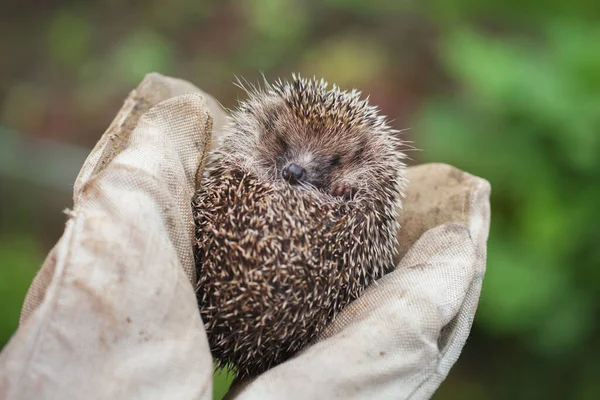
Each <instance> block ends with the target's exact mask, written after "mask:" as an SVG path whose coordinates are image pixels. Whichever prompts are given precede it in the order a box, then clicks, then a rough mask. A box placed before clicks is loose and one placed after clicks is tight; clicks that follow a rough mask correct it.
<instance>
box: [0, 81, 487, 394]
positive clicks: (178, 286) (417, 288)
mask: <svg viewBox="0 0 600 400" xmlns="http://www.w3.org/2000/svg"><path fill="white" fill-rule="evenodd" d="M225 121H226V115H225V114H224V112H223V111H222V110H221V109H220V107H219V106H218V104H217V103H216V101H215V100H214V99H213V98H212V97H210V96H208V95H206V94H204V93H202V92H201V91H200V90H199V89H197V88H196V87H194V86H193V85H191V84H189V83H187V82H184V81H181V80H177V79H173V78H168V77H164V76H161V75H158V74H150V75H148V76H147V77H146V79H144V81H143V82H142V83H141V84H140V86H139V87H138V88H137V89H136V90H134V91H133V92H132V93H131V95H130V96H129V98H128V99H127V101H126V102H125V104H124V106H123V108H122V109H121V111H120V112H119V114H118V115H117V117H116V118H115V120H114V121H113V123H112V124H111V126H110V127H109V129H108V130H107V131H106V132H105V134H104V135H103V136H102V138H101V139H100V141H99V142H98V144H97V145H96V147H95V148H94V150H93V151H92V152H91V153H90V155H89V157H88V159H87V160H86V162H85V163H84V165H83V167H82V169H81V172H80V173H79V176H78V177H77V180H76V182H75V187H74V207H73V209H72V210H71V211H70V212H69V213H68V214H69V220H68V222H67V224H66V228H65V232H64V234H63V236H62V237H61V239H60V240H59V241H58V243H57V244H56V245H55V247H54V248H53V249H52V251H51V252H50V254H49V255H48V257H47V258H46V260H45V262H44V264H43V266H42V268H41V269H40V271H39V273H38V275H37V276H36V278H35V279H34V281H33V282H32V285H31V287H30V289H29V292H28V294H27V297H26V299H25V303H24V305H23V309H22V315H21V321H20V326H19V329H18V330H17V332H16V333H15V335H14V336H13V338H12V339H11V341H10V342H9V343H8V344H7V346H6V347H5V348H4V349H3V351H2V353H1V354H0V398H3V399H33V398H35V399H59V398H60V399H65V400H70V399H82V398H86V399H210V398H212V373H213V360H212V358H211V354H210V349H209V347H208V341H207V338H206V333H205V331H204V328H203V324H202V321H201V319H200V314H199V312H198V305H197V302H196V298H195V294H194V289H193V283H195V282H196V280H197V277H196V272H195V268H194V256H193V243H194V221H193V218H192V210H191V200H192V197H193V196H194V193H195V192H196V190H197V188H198V187H199V185H201V184H202V183H201V176H202V170H203V167H204V161H205V158H206V153H207V152H208V151H209V149H210V148H211V132H212V134H213V136H218V135H219V133H220V131H221V129H222V127H223V124H224V123H225ZM213 143H214V140H213ZM406 176H407V178H408V179H409V186H408V189H407V193H406V198H405V199H404V202H403V209H402V210H400V223H401V225H402V229H401V231H400V237H399V240H400V249H399V254H400V256H399V257H398V260H399V261H398V266H397V268H396V270H395V271H393V272H392V273H390V274H388V275H386V276H385V277H383V278H382V279H380V280H379V281H378V282H376V283H375V284H373V285H371V286H370V287H369V288H368V289H367V290H366V291H365V292H364V294H363V295H362V296H361V297H360V298H359V299H357V300H356V301H354V302H352V303H351V304H350V305H348V306H347V307H346V308H345V309H344V310H343V311H342V312H341V313H340V314H339V316H338V317H337V318H336V319H335V321H333V322H332V323H331V324H330V325H329V326H328V328H327V329H326V330H325V331H324V332H323V333H322V334H321V336H320V337H318V338H317V340H316V341H315V343H314V344H312V345H311V346H309V347H307V348H306V349H305V350H303V351H301V352H300V353H298V354H297V355H296V356H295V357H293V358H292V359H290V360H288V361H287V362H285V363H283V364H280V365H279V366H276V367H274V368H273V369H271V370H269V371H267V372H265V373H264V374H262V375H261V376H259V377H257V378H254V379H252V380H248V381H244V382H240V383H239V384H237V385H235V387H234V388H232V390H230V392H229V394H228V398H230V399H282V398H285V399H331V398H343V399H426V398H429V397H431V395H432V394H433V393H434V391H435V390H436V389H437V388H438V386H439V384H440V383H441V382H442V381H443V380H444V379H445V377H446V376H447V374H448V372H449V370H450V368H451V367H452V365H453V364H454V362H455V361H456V360H457V358H458V356H459V354H460V352H461V350H462V347H463V345H464V343H465V340H466V338H467V336H468V334H469V331H470V328H471V324H472V322H473V317H474V315H475V311H476V308H477V304H478V300H479V293H480V290H481V285H482V279H483V276H484V272H485V260H486V241H487V236H488V231H489V219H490V209H489V194H490V186H489V184H488V183H487V182H486V181H485V180H483V179H480V178H477V177H474V176H472V175H469V174H467V173H464V172H461V171H459V170H457V169H455V168H453V167H450V166H447V165H442V164H428V165H422V166H418V167H412V168H409V169H408V170H407V173H406Z"/></svg>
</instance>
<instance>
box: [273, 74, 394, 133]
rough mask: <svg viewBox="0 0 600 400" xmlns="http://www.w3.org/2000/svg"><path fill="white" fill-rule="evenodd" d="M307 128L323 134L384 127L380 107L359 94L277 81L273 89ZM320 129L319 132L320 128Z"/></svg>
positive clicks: (323, 85) (319, 84)
mask: <svg viewBox="0 0 600 400" xmlns="http://www.w3.org/2000/svg"><path fill="white" fill-rule="evenodd" d="M271 93H273V94H276V95H278V96H279V97H280V98H281V99H282V101H283V102H284V103H285V104H286V105H287V107H288V109H289V110H290V111H291V112H292V113H293V114H294V115H295V117H296V118H297V119H298V121H299V122H300V123H302V124H304V125H307V126H312V127H313V128H318V129H317V130H320V131H324V132H331V131H334V132H335V131H337V132H344V131H345V130H348V129H351V128H357V127H364V128H373V129H376V128H378V127H380V126H382V125H385V121H384V118H383V117H381V116H379V115H378V112H377V108H376V107H373V106H371V105H369V103H368V101H367V100H362V99H361V98H360V92H358V91H356V90H353V91H351V92H347V91H342V90H341V89H339V88H338V87H337V86H335V85H334V86H333V88H332V89H329V88H328V86H327V82H325V81H323V80H320V81H317V80H316V79H311V80H306V79H303V78H298V77H295V76H294V79H293V80H292V81H291V82H282V81H278V82H277V83H275V84H274V85H273V86H272V87H271ZM319 128H320V129H319Z"/></svg>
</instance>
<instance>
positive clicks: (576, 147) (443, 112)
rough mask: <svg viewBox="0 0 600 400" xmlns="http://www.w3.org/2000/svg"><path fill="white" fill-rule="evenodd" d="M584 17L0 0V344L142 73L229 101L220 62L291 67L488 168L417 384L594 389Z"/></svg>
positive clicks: (454, 1)
mask: <svg viewBox="0 0 600 400" xmlns="http://www.w3.org/2000/svg"><path fill="white" fill-rule="evenodd" d="M11 3H13V4H11ZM599 21H600V2H598V1H597V0H573V1H571V2H566V1H558V0H547V1H542V0H539V1H535V0H519V1H517V0H505V1H494V2H491V1H476V0H447V1H444V0H436V1H418V0H413V1H395V0H372V1H361V0H348V1H344V0H323V1H316V0H311V1H300V0H260V1H244V2H242V1H239V2H230V1H218V2H217V1H213V2H208V1H198V0H173V1H169V2H167V1H165V0H161V1H156V0H148V1H145V2H139V1H119V0H106V1H97V2H83V1H59V0H48V1H39V0H23V1H20V2H3V4H2V5H1V6H0V50H1V56H0V301H1V303H2V313H1V314H0V347H1V346H3V345H4V344H5V343H6V342H7V341H8V340H9V338H10V336H11V334H12V333H13V332H14V330H15V329H16V326H17V320H18V315H19V310H20V306H21V304H22V301H23V298H24V295H25V292H26V290H27V287H28V285H29V283H30V281H31V279H32V277H33V276H34V274H35V272H36V270H37V268H38V267H39V265H40V263H41V261H42V260H43V258H44V256H45V254H46V253H47V252H48V250H49V249H50V247H51V246H52V245H53V244H54V243H55V241H56V240H57V239H58V238H59V236H60V234H61V233H62V230H63V228H64V222H65V220H66V217H65V216H64V214H62V210H63V209H64V208H66V207H70V206H71V197H70V196H71V192H70V190H71V189H72V183H73V181H74V178H75V176H76V174H77V172H78V168H79V167H80V166H81V163H82V162H83V160H84V159H85V156H86V155H87V153H88V152H89V150H90V149H91V147H92V146H93V145H94V143H95V142H96V141H97V139H98V138H99V137H100V135H101V134H102V133H103V131H104V129H105V128H106V127H107V126H108V124H109V123H110V122H111V120H112V118H113V117H114V115H115V113H116V112H117V111H118V110H119V108H120V106H121V104H122V102H123V100H124V98H125V97H126V96H127V93H128V92H129V91H130V90H131V89H133V88H134V87H135V86H136V85H137V84H138V83H139V81H140V80H141V79H142V77H143V76H144V74H146V73H147V72H150V71H158V72H161V73H163V74H168V75H172V76H176V77H180V78H184V79H187V80H190V81H191V82H193V83H195V84H196V85H197V86H199V87H200V88H202V89H203V90H205V91H207V92H209V93H211V94H213V95H214V96H215V97H216V98H218V99H219V100H220V101H221V102H222V103H223V104H224V105H225V106H228V107H229V106H233V105H235V100H236V98H237V97H238V96H240V95H241V93H240V91H239V90H238V89H237V88H236V87H235V86H234V85H233V84H232V81H233V80H234V75H239V76H243V77H245V78H247V79H248V80H250V81H256V80H258V79H259V77H260V71H264V73H265V75H266V76H267V77H268V78H270V79H274V78H277V77H280V76H281V77H289V76H290V74H291V73H292V72H300V73H303V74H305V75H313V74H316V75H317V76H323V77H325V78H326V79H327V80H329V81H330V82H332V81H335V82H337V83H338V84H339V85H341V86H342V87H344V88H351V87H357V88H359V89H361V90H362V91H363V92H364V93H365V94H369V95H370V96H371V101H372V102H373V103H375V104H378V105H379V106H380V107H381V108H382V109H383V111H384V113H386V114H387V115H389V116H390V118H391V119H393V120H394V125H395V126H396V127H397V128H399V129H402V128H407V127H410V128H412V129H411V130H410V131H409V132H408V134H407V136H408V138H409V139H410V140H412V141H414V145H415V146H416V147H417V148H419V149H422V150H423V151H419V152H412V153H411V157H412V162H413V163H422V162H431V161H436V162H446V163H450V164H453V165H455V166H457V167H459V168H461V169H464V170H466V171H468V172H470V173H472V174H476V175H479V176H482V177H484V178H486V179H488V180H489V181H490V182H491V184H492V188H493V193H492V213H493V216H492V218H493V221H492V229H491V234H490V240H489V250H488V272H487V275H486V278H485V281H484V287H483V293H482V298H481V303H480V308H479V311H478V314H477V317H476V320H475V325H474V327H473V331H472V335H471V338H470V340H469V341H468V342H467V345H466V347H465V350H464V352H463V355H462V356H461V358H460V359H459V361H458V363H457V364H456V366H455V367H454V368H453V370H452V371H451V373H450V376H449V377H448V379H447V380H446V381H445V382H444V383H443V385H442V386H441V388H440V390H439V392H438V393H437V394H436V395H435V399H505V398H512V399H538V398H540V399H541V398H548V399H567V398H568V399H598V398H600V383H599V382H598V379H600V378H599V377H600V362H599V361H598V360H599V359H600V345H599V344H600V324H599V321H600V319H599V317H600V315H599V314H600V313H599V307H598V304H599V300H600V269H599V267H600V228H599V226H600V207H599V204H600V22H599ZM226 380H227V379H226V377H225V376H224V375H219V376H218V378H217V385H216V392H217V393H216V394H215V396H216V398H219V397H220V395H221V394H222V393H223V391H224V390H225V388H224V386H223V385H225V383H224V382H225V381H226Z"/></svg>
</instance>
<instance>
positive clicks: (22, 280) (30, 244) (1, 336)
mask: <svg viewBox="0 0 600 400" xmlns="http://www.w3.org/2000/svg"><path fill="white" fill-rule="evenodd" d="M41 262H42V256H41V254H40V252H39V250H38V248H37V245H36V243H35V241H32V240H31V238H27V237H0V266H1V267H0V299H1V300H2V304H3V307H2V312H1V313H0V349H1V348H2V347H3V346H4V345H5V344H6V343H7V342H8V340H9V339H10V337H11V336H12V334H13V333H14V331H15V330H16V329H17V326H18V324H19V315H20V313H21V305H22V304H23V300H24V299H25V294H26V293H27V288H28V287H29V284H30V283H31V281H32V279H33V277H34V276H35V274H36V272H37V270H38V268H39V266H40V265H41Z"/></svg>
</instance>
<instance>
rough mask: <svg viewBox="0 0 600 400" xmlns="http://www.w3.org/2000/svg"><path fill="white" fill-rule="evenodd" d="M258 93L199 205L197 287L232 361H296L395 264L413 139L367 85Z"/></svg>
mask: <svg viewBox="0 0 600 400" xmlns="http://www.w3.org/2000/svg"><path fill="white" fill-rule="evenodd" d="M241 87H242V88H243V89H245V91H246V93H247V99H246V100H244V101H241V102H240V104H239V105H238V107H237V108H236V109H234V110H232V111H231V115H230V124H229V125H228V126H227V128H226V130H225V134H224V136H223V137H222V141H221V143H220V145H219V146H218V147H217V149H215V150H213V151H212V153H211V154H210V155H209V161H208V162H207V166H206V168H205V172H204V177H203V181H202V184H201V187H200V189H199V190H198V192H197V194H196V196H195V198H194V200H193V211H194V218H195V222H196V248H195V256H196V266H197V271H198V277H199V279H198V283H197V286H196V293H197V298H198V304H199V308H200V314H201V317H202V320H203V323H204V326H205V329H206V333H207V336H208V341H209V345H210V349H211V352H212V354H213V357H214V359H215V362H216V364H217V366H218V367H232V366H233V367H235V370H236V372H237V379H241V378H244V377H248V376H254V375H258V374H260V373H262V372H264V371H266V370H268V369H269V368H271V367H273V366H276V365H278V364H280V363H282V362H284V361H285V360H287V359H289V358H291V357H292V356H293V355H294V354H296V353H297V352H299V351H300V350H302V349H303V348H304V347H306V346H307V345H309V344H310V343H312V342H313V341H314V340H315V339H316V338H317V336H318V335H319V333H321V332H322V331H323V329H324V328H325V327H326V326H327V324H329V323H330V322H331V321H332V320H333V319H334V318H335V317H336V315H337V314H338V313H339V312H340V311H341V310H342V309H343V308H344V307H345V306H346V305H347V304H348V303H350V302H351V301H353V300H354V299H356V298H357V297H358V296H359V295H360V294H361V293H362V291H363V290H364V289H365V288H366V287H367V286H369V285H370V284H371V283H373V282H374V281H376V280H377V279H379V278H380V277H381V276H383V275H384V274H385V273H387V272H389V271H390V270H392V269H393V268H394V258H395V252H396V248H397V230H398V229H399V226H398V223H397V210H398V208H399V206H400V205H401V204H400V203H401V197H402V192H403V188H404V186H405V178H404V173H403V172H404V168H405V164H404V158H405V157H404V153H403V150H402V148H403V141H402V140H401V139H400V133H401V132H400V131H397V130H394V129H392V128H391V127H390V125H389V124H388V122H387V121H386V118H385V117H384V116H382V115H380V113H379V110H378V108H377V107H375V106H372V105H370V104H369V102H368V99H363V98H362V97H361V93H360V92H358V91H356V90H353V91H344V90H342V89H340V88H339V87H338V86H336V85H333V87H331V88H330V87H329V85H328V83H327V82H325V81H324V80H322V79H321V80H317V79H316V78H312V79H305V78H302V77H300V76H297V75H292V79H291V80H278V81H275V82H274V83H268V82H267V81H266V80H265V83H264V84H263V85H261V86H251V87H248V88H246V87H244V85H241Z"/></svg>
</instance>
